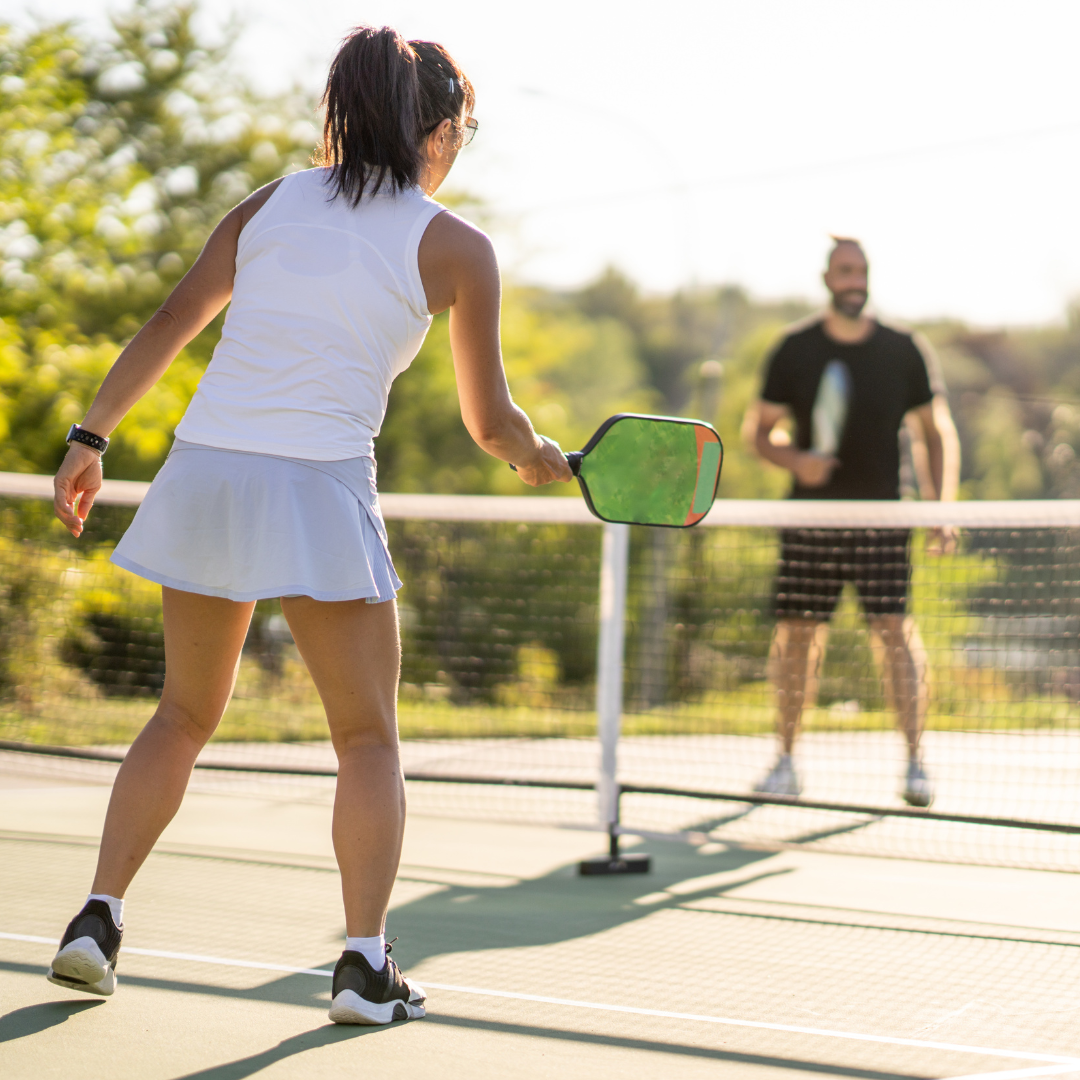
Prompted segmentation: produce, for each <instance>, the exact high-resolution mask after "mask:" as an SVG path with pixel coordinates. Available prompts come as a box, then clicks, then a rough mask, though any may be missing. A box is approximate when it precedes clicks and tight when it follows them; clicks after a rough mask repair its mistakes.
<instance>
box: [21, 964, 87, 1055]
mask: <svg viewBox="0 0 1080 1080" xmlns="http://www.w3.org/2000/svg"><path fill="white" fill-rule="evenodd" d="M25 966H26V965H21V964H19V965H14V964H13V965H6V964H5V965H4V967H6V968H12V967H14V968H22V967H25ZM33 970H35V971H40V970H41V969H40V968H34V969H33ZM104 1004H105V1002H104V1001H101V1000H98V1001H46V1002H43V1003H42V1004H40V1005H27V1006H26V1008H24V1009H16V1010H15V1011H14V1012H9V1013H5V1014H4V1015H3V1016H0V1043H6V1042H11V1041H12V1040H13V1039H22V1038H25V1037H26V1036H27V1035H37V1034H39V1033H40V1032H42V1031H48V1029H49V1028H52V1027H56V1025H57V1024H62V1023H63V1022H64V1021H65V1020H67V1018H68V1017H69V1016H75V1015H77V1014H78V1013H83V1012H86V1011H87V1010H89V1009H93V1008H95V1007H96V1006H98V1005H104Z"/></svg>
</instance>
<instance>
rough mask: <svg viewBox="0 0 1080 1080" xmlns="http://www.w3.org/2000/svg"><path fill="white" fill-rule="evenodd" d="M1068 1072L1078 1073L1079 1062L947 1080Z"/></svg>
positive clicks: (1009, 1078)
mask: <svg viewBox="0 0 1080 1080" xmlns="http://www.w3.org/2000/svg"><path fill="white" fill-rule="evenodd" d="M1068 1072H1080V1062H1077V1063H1076V1064H1073V1065H1036V1066H1035V1067H1034V1068H1031V1069H1009V1070H1007V1071H1006V1072H988V1073H968V1074H966V1075H964V1076H950V1077H949V1080H1021V1077H1025V1076H1057V1075H1059V1074H1061V1073H1068Z"/></svg>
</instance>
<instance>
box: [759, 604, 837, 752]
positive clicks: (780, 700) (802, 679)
mask: <svg viewBox="0 0 1080 1080" xmlns="http://www.w3.org/2000/svg"><path fill="white" fill-rule="evenodd" d="M828 639H829V624H828V623H826V622H818V621H817V620H815V619H780V620H779V621H778V622H777V624H776V633H775V634H774V635H773V642H772V648H771V650H770V655H769V666H770V668H771V675H772V681H773V685H774V687H775V688H776V707H777V733H778V734H779V736H780V744H781V747H782V752H783V753H785V754H790V753H791V752H792V750H793V749H794V748H795V739H796V738H797V736H798V734H799V726H800V724H801V722H802V713H803V709H804V708H805V707H806V706H807V705H811V706H812V705H813V704H814V702H815V701H816V700H817V691H818V683H819V682H820V678H821V661H822V658H823V657H824V655H825V645H826V642H827V641H828Z"/></svg>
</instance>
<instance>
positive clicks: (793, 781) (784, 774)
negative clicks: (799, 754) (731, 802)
mask: <svg viewBox="0 0 1080 1080" xmlns="http://www.w3.org/2000/svg"><path fill="white" fill-rule="evenodd" d="M754 790H755V791H756V792H757V793H758V794H759V795H786V796H788V797H789V798H792V799H795V798H798V796H799V795H800V793H801V792H802V785H801V784H800V783H799V777H798V774H797V773H796V772H795V766H794V765H793V764H792V762H791V755H790V754H781V755H780V757H779V758H778V759H777V762H776V764H775V765H774V766H773V767H772V771H771V772H770V773H769V775H768V776H766V777H765V778H764V779H762V780H761V781H760V782H759V783H758V784H756V785H755V787H754Z"/></svg>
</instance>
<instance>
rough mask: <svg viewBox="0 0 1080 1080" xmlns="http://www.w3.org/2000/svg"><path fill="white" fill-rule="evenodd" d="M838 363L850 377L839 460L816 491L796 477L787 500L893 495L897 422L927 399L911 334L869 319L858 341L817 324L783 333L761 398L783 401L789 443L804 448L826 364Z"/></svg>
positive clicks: (896, 489)
mask: <svg viewBox="0 0 1080 1080" xmlns="http://www.w3.org/2000/svg"><path fill="white" fill-rule="evenodd" d="M830 360H840V361H842V362H843V363H844V364H846V365H847V369H848V371H849V372H850V375H851V382H850V388H851V389H850V397H849V401H848V412H847V423H846V424H845V427H844V433H843V436H842V438H841V440H840V447H839V449H838V451H837V454H836V456H837V457H838V458H839V459H840V464H839V465H838V466H837V467H836V468H835V469H834V470H833V473H832V476H831V477H830V479H829V482H828V483H827V484H825V485H824V486H822V487H819V488H808V487H803V486H802V485H801V484H799V483H798V482H797V481H796V482H795V484H794V486H793V488H792V491H791V497H792V498H793V499H898V498H900V444H899V435H900V426H901V424H902V423H903V420H904V414H905V413H906V412H907V411H908V410H909V409H914V408H916V407H918V406H919V405H925V404H927V402H929V401H930V400H931V398H932V397H933V391H932V390H931V386H930V375H929V372H928V371H927V363H926V358H925V357H924V356H923V353H922V352H921V351H920V349H919V347H918V345H916V343H915V342H914V340H913V339H912V336H911V335H910V334H905V333H902V332H901V331H899V330H894V329H892V328H891V327H888V326H883V325H882V324H881V323H875V329H874V331H873V333H872V334H871V335H870V337H869V338H867V340H866V341H863V342H860V343H859V344H858V345H845V344H843V343H841V342H838V341H833V339H832V338H830V337H828V336H827V335H826V333H825V329H824V327H823V325H822V323H821V321H815V322H813V323H811V324H810V325H809V326H807V327H805V328H804V329H800V330H797V331H795V332H793V333H791V334H788V335H787V337H785V338H784V340H783V341H781V342H780V344H779V345H778V346H777V348H776V349H775V350H774V352H773V354H772V356H771V357H770V358H769V364H768V368H767V370H766V374H765V386H764V388H763V389H762V391H761V396H762V398H763V399H764V400H765V401H771V402H773V403H774V404H777V405H786V406H787V407H788V408H789V409H790V410H791V414H792V416H793V418H794V420H795V440H794V441H795V445H796V446H798V447H799V448H800V449H801V450H809V449H810V439H811V419H810V417H811V412H812V410H813V407H814V398H815V397H816V396H817V392H818V384H819V382H820V381H821V375H822V372H824V370H825V365H826V364H828V363H829V361H830Z"/></svg>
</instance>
